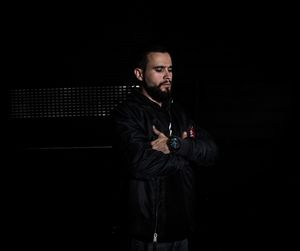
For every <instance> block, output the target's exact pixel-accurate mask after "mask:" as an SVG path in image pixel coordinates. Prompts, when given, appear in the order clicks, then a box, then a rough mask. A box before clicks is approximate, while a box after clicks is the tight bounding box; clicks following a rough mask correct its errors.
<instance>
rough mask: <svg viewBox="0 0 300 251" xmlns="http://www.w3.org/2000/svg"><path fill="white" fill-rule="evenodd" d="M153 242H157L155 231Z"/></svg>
mask: <svg viewBox="0 0 300 251" xmlns="http://www.w3.org/2000/svg"><path fill="white" fill-rule="evenodd" d="M153 242H154V243H156V242H157V233H154V235H153Z"/></svg>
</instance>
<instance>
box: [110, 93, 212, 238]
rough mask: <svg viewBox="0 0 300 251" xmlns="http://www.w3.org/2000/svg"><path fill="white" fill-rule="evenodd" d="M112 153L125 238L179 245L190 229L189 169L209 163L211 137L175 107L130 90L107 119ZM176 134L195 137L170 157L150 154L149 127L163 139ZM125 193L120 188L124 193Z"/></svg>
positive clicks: (191, 192) (192, 201)
mask: <svg viewBox="0 0 300 251" xmlns="http://www.w3.org/2000/svg"><path fill="white" fill-rule="evenodd" d="M112 120H113V125H114V136H115V140H114V148H115V149H116V150H117V152H118V154H119V156H120V157H121V159H120V162H119V167H120V169H121V173H122V174H123V177H126V178H127V179H126V180H127V182H126V183H125V184H126V186H125V187H124V189H122V192H123V193H124V196H123V198H126V201H125V202H124V205H126V212H127V214H126V217H125V218H124V219H126V220H125V223H126V225H127V230H128V233H129V234H130V235H132V236H134V237H135V238H137V239H141V240H149V241H152V240H153V235H154V234H157V240H158V242H159V241H168V240H180V239H183V238H186V237H187V236H188V234H189V233H190V232H191V231H193V229H194V222H195V219H194V214H195V212H194V207H195V194H194V190H195V184H194V183H195V180H194V168H196V167H197V166H209V165H212V164H214V162H215V159H216V156H217V147H216V144H215V143H214V141H213V140H212V138H211V136H210V135H209V134H208V133H207V132H206V131H205V130H203V129H201V128H198V127H197V125H195V124H193V122H192V121H191V120H190V119H189V118H188V117H187V115H186V113H185V112H184V111H183V109H182V108H181V107H180V106H178V105H176V104H175V103H168V104H167V105H163V106H162V107H160V106H159V105H157V104H156V103H154V102H152V101H151V100H150V99H148V98H147V97H146V96H144V95H143V94H141V93H140V92H138V91H133V92H132V93H131V94H130V95H129V96H128V98H127V100H126V101H124V102H123V103H121V104H119V105H118V106H117V108H116V109H115V110H114V112H113V114H112ZM170 123H171V129H172V135H176V136H179V137H180V135H182V133H183V132H184V131H186V130H187V129H188V128H189V127H191V126H193V127H194V129H195V132H196V135H195V136H196V137H195V138H186V139H184V140H181V148H180V149H179V151H177V152H176V153H170V154H164V153H162V152H160V151H157V150H153V149H152V148H151V145H150V142H151V141H152V140H154V139H155V138H156V137H157V136H156V135H155V133H154V132H153V126H155V127H156V128H157V129H158V130H159V131H161V132H163V133H164V134H165V135H167V136H169V134H170V130H169V125H170ZM125 188H126V189H125Z"/></svg>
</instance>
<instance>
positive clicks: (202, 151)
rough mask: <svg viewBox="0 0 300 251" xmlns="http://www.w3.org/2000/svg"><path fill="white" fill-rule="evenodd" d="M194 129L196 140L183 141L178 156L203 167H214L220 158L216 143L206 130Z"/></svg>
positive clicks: (187, 139)
mask: <svg viewBox="0 0 300 251" xmlns="http://www.w3.org/2000/svg"><path fill="white" fill-rule="evenodd" d="M190 124H191V123H190ZM194 128H195V134H196V136H195V138H186V139H183V140H181V148H180V149H179V151H178V152H177V153H176V154H177V155H180V156H183V157H184V158H186V159H187V160H189V161H192V162H194V163H195V164H198V165H201V166H211V165H214V164H215V162H216V159H217V156H218V147H217V145H216V143H215V141H214V140H213V138H212V136H211V135H210V134H209V133H208V132H207V131H206V130H205V129H203V128H200V127H197V126H195V125H194Z"/></svg>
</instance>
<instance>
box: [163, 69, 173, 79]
mask: <svg viewBox="0 0 300 251" xmlns="http://www.w3.org/2000/svg"><path fill="white" fill-rule="evenodd" d="M164 79H168V80H171V79H172V72H170V71H168V70H166V71H165V74H164Z"/></svg>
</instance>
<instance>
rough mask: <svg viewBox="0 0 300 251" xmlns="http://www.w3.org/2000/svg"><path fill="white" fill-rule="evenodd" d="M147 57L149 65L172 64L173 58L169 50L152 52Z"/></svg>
mask: <svg viewBox="0 0 300 251" xmlns="http://www.w3.org/2000/svg"><path fill="white" fill-rule="evenodd" d="M147 58H148V65H149V66H154V65H156V66H157V65H161V66H172V59H171V56H170V54H169V53H168V52H150V53H149V54H148V56H147Z"/></svg>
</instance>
